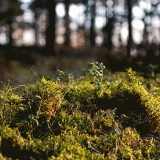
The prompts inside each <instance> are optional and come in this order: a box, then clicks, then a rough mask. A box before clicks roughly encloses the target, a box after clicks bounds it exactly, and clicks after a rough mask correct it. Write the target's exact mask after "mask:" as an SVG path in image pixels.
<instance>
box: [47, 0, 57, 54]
mask: <svg viewBox="0 0 160 160" xmlns="http://www.w3.org/2000/svg"><path fill="white" fill-rule="evenodd" d="M55 6H56V2H55V1H54V0H47V10H48V27H47V29H46V52H47V53H46V54H48V55H50V54H53V53H54V42H55V22H56V12H55Z"/></svg>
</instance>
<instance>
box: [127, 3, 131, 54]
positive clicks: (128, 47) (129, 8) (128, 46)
mask: <svg viewBox="0 0 160 160" xmlns="http://www.w3.org/2000/svg"><path fill="white" fill-rule="evenodd" d="M126 1H127V8H128V43H127V56H128V57H130V52H131V45H132V24H131V23H132V1H131V0H126Z"/></svg>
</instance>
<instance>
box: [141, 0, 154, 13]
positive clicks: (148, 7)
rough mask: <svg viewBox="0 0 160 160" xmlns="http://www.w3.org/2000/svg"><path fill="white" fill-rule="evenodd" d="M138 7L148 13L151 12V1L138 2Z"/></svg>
mask: <svg viewBox="0 0 160 160" xmlns="http://www.w3.org/2000/svg"><path fill="white" fill-rule="evenodd" d="M139 6H140V7H141V8H143V9H144V10H145V11H147V12H150V11H151V10H152V5H151V1H150V0H149V1H148V2H147V1H146V0H145V1H144V0H141V1H140V2H139Z"/></svg>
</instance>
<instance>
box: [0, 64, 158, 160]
mask: <svg viewBox="0 0 160 160" xmlns="http://www.w3.org/2000/svg"><path fill="white" fill-rule="evenodd" d="M89 64H90V65H91V67H90V68H88V70H86V72H83V75H82V76H80V77H79V78H76V79H75V78H74V75H73V74H68V73H66V72H64V71H61V70H58V72H57V75H56V76H44V77H43V78H41V79H40V80H38V81H37V83H35V84H27V83H24V84H23V85H18V86H11V85H10V84H6V85H4V88H3V89H2V90H1V93H0V106H1V107H0V126H1V127H0V133H1V135H0V142H1V146H0V151H1V153H0V158H1V159H4V160H9V159H11V160H14V159H18V160H25V159H26V160H27V159H36V160H45V159H46V160H54V159H55V160H68V159H70V160H75V159H77V160H80V159H81V160H83V159H84V160H85V159H86V160H90V159H91V160H92V159H93V160H94V159H96V160H97V159H100V160H103V159H107V160H115V159H117V160H121V159H122V160H128V159H130V160H137V159H139V160H143V159H144V160H145V159H147V160H152V159H154V160H159V157H160V142H159V141H160V98H159V94H160V87H159V86H160V78H158V77H156V76H154V77H152V78H149V79H145V78H144V77H142V76H138V75H136V73H135V72H134V71H132V69H128V70H127V71H126V72H118V73H110V72H108V71H107V70H105V67H104V66H103V64H102V63H98V62H91V63H89Z"/></svg>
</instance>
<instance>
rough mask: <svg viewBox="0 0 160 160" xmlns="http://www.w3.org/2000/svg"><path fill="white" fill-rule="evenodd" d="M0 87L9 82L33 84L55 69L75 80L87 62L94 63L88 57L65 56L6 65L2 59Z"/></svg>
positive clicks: (84, 68)
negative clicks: (32, 62) (71, 76)
mask: <svg viewBox="0 0 160 160" xmlns="http://www.w3.org/2000/svg"><path fill="white" fill-rule="evenodd" d="M0 60H1V62H0V81H1V82H2V83H1V84H0V86H1V85H2V84H4V83H7V81H8V80H9V81H10V82H11V83H12V84H14V85H17V84H23V83H24V82H25V80H26V79H27V82H28V83H34V82H36V80H37V79H39V78H41V77H42V76H46V75H48V76H52V75H54V74H56V71H57V69H59V70H62V71H66V72H67V73H73V74H74V76H75V78H76V77H79V76H80V74H81V73H82V71H84V70H86V68H87V66H88V64H87V62H91V61H94V59H93V58H90V57H67V56H61V57H58V56H57V57H56V56H45V57H44V56H38V57H37V58H36V62H35V64H34V65H33V64H25V63H22V62H19V61H16V60H10V61H9V63H7V65H6V64H5V62H4V60H3V58H1V59H0Z"/></svg>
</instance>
